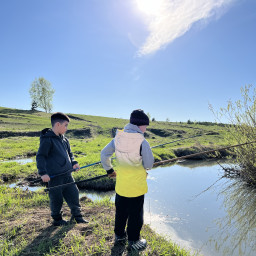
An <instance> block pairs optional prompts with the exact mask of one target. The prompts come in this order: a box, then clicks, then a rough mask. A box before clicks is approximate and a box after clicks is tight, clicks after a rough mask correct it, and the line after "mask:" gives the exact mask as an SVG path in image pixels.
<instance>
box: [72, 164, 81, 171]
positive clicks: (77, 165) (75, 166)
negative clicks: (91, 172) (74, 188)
mask: <svg viewBox="0 0 256 256" xmlns="http://www.w3.org/2000/svg"><path fill="white" fill-rule="evenodd" d="M73 169H77V170H76V172H77V171H79V170H80V166H79V164H75V165H73Z"/></svg>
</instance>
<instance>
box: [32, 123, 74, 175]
mask: <svg viewBox="0 0 256 256" xmlns="http://www.w3.org/2000/svg"><path fill="white" fill-rule="evenodd" d="M36 163H37V169H38V173H39V175H41V176H42V175H44V174H48V175H49V176H52V175H56V174H60V173H64V172H66V171H68V170H70V169H72V168H73V165H74V164H77V161H75V160H74V156H73V154H72V152H71V149H70V145H69V141H68V139H67V138H66V137H65V136H64V135H60V136H57V135H56V134H55V133H54V132H53V131H52V130H51V129H49V128H46V129H44V130H42V132H41V135H40V146H39V149H38V152H37V154H36Z"/></svg>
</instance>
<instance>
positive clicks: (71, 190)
mask: <svg viewBox="0 0 256 256" xmlns="http://www.w3.org/2000/svg"><path fill="white" fill-rule="evenodd" d="M70 182H74V179H73V177H72V176H71V175H70V174H68V175H62V176H59V177H56V178H52V179H51V180H50V181H49V187H53V186H57V185H62V184H66V183H70ZM49 197H50V208H51V216H52V217H53V219H60V218H61V208H62V205H63V198H64V199H65V201H66V202H67V204H68V206H69V208H70V209H71V214H72V215H73V216H79V215H81V211H80V208H81V207H80V204H79V190H78V188H77V186H76V184H72V185H68V186H63V187H60V188H54V189H50V191H49Z"/></svg>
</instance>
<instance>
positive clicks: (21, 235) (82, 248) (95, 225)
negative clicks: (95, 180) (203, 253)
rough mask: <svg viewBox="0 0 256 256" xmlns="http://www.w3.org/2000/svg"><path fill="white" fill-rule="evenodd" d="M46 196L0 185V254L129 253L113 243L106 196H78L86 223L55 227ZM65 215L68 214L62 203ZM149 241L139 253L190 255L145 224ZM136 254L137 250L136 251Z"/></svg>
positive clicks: (111, 209)
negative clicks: (100, 198)
mask: <svg viewBox="0 0 256 256" xmlns="http://www.w3.org/2000/svg"><path fill="white" fill-rule="evenodd" d="M48 204H49V201H48V196H47V195H46V194H44V193H42V192H29V191H23V190H20V189H11V188H7V187H3V186H2V187H0V205H1V211H0V219H1V221H0V255H1V256H3V255H4V256H7V255H30V256H32V255H47V256H51V255H102V256H106V255H120V254H119V253H120V251H124V254H123V255H132V254H130V253H128V252H127V251H126V247H123V246H121V247H120V246H119V247H117V246H114V245H113V241H114V237H113V234H114V231H113V230H114V217H113V216H114V204H113V203H112V202H110V200H109V199H108V198H105V199H103V200H101V201H97V202H94V203H93V202H92V201H90V200H89V199H87V198H85V197H83V198H82V199H81V206H82V212H83V214H84V216H85V218H86V219H88V220H89V221H90V222H89V224H78V225H74V224H69V225H68V226H65V227H54V226H52V225H51V223H50V212H49V208H48ZM63 215H64V218H66V219H68V218H69V217H70V213H69V209H68V207H67V206H66V205H64V213H63ZM141 235H142V237H144V238H146V239H147V241H148V247H147V249H146V250H145V251H144V252H143V253H141V254H140V255H155V256H157V255H179V256H189V255H192V254H191V253H189V252H188V251H186V250H184V249H181V248H180V247H179V246H177V245H175V244H174V243H172V242H170V241H167V240H165V239H164V238H163V237H161V236H160V235H157V234H156V233H155V232H153V231H152V230H151V229H150V228H149V226H147V225H144V227H143V229H142V233H141ZM136 255H138V254H136Z"/></svg>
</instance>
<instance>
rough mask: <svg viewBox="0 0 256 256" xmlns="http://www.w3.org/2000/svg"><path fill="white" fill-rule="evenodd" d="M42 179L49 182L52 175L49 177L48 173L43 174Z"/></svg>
mask: <svg viewBox="0 0 256 256" xmlns="http://www.w3.org/2000/svg"><path fill="white" fill-rule="evenodd" d="M41 179H42V181H43V182H48V181H50V177H49V175H48V174H45V175H43V176H41Z"/></svg>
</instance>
